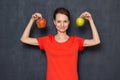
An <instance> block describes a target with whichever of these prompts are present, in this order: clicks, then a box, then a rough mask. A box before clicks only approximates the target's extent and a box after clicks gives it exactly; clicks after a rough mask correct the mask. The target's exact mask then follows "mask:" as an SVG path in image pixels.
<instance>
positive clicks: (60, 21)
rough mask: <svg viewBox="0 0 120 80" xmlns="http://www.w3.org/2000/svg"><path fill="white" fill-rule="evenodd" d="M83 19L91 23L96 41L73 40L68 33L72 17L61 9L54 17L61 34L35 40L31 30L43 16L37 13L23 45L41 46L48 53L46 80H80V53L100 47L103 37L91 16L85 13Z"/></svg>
mask: <svg viewBox="0 0 120 80" xmlns="http://www.w3.org/2000/svg"><path fill="white" fill-rule="evenodd" d="M80 17H83V18H84V19H87V20H88V21H89V23H90V27H91V30H92V35H93V37H92V39H84V38H81V37H77V36H69V35H68V34H67V33H66V30H67V29H68V27H69V24H70V13H69V11H68V10H67V9H66V8H63V7H60V8H57V9H56V10H55V12H54V15H53V18H54V19H53V22H54V25H55V27H56V29H57V34H56V35H52V34H48V35H47V36H44V37H39V38H31V37H29V35H30V30H31V27H32V24H33V23H34V21H35V20H37V19H38V18H42V14H40V13H34V14H33V15H32V17H31V19H30V21H29V23H28V25H27V27H26V29H25V31H24V33H23V35H22V37H21V41H22V42H23V43H26V44H30V45H35V46H39V48H40V49H41V50H45V53H46V56H47V76H46V80H78V74H77V60H78V51H79V50H81V51H82V50H83V49H84V47H90V46H95V45H98V44H100V39H99V35H98V32H97V29H96V26H95V24H94V21H93V18H92V16H91V14H90V13H89V12H83V13H82V14H81V15H80Z"/></svg>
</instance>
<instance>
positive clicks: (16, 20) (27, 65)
mask: <svg viewBox="0 0 120 80" xmlns="http://www.w3.org/2000/svg"><path fill="white" fill-rule="evenodd" d="M60 6H64V7H66V8H68V9H69V10H70V13H71V20H72V21H71V24H70V28H69V30H68V32H69V35H77V36H79V37H83V38H91V36H92V35H91V29H90V26H89V23H88V21H86V24H85V25H84V27H82V28H78V27H76V25H75V18H76V17H78V16H79V15H80V14H81V13H82V12H84V11H89V12H91V14H92V16H93V19H94V22H95V24H96V27H97V29H98V32H99V34H100V38H101V44H100V45H98V46H95V47H89V48H85V50H84V51H83V52H79V60H78V73H79V78H80V80H120V48H119V44H120V43H119V41H120V36H119V34H120V20H119V19H120V0H0V80H45V78H46V66H47V65H46V55H45V54H44V51H41V50H39V48H38V47H35V46H30V45H26V44H23V43H21V42H20V37H21V35H22V33H23V31H24V29H25V27H26V25H27V23H28V22H29V19H30V18H31V15H32V14H33V13H34V12H40V13H42V14H43V17H44V18H46V19H47V28H46V29H38V28H37V27H36V24H35V23H34V24H33V27H32V30H31V36H32V37H40V36H45V35H47V34H49V33H51V34H55V33H56V30H55V26H54V25H53V22H52V20H53V17H52V15H53V12H54V10H55V9H56V8H57V7H60Z"/></svg>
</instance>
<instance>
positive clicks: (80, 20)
mask: <svg viewBox="0 0 120 80" xmlns="http://www.w3.org/2000/svg"><path fill="white" fill-rule="evenodd" d="M84 24H85V20H84V18H81V17H78V18H76V25H77V26H78V27H82V26H83V25H84Z"/></svg>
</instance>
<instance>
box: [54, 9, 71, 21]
mask: <svg viewBox="0 0 120 80" xmlns="http://www.w3.org/2000/svg"><path fill="white" fill-rule="evenodd" d="M58 13H60V14H64V15H66V16H67V17H68V19H69V20H70V12H69V10H68V9H66V8H64V7H59V8H57V9H56V10H55V12H54V15H53V19H54V20H55V19H56V15H57V14H58Z"/></svg>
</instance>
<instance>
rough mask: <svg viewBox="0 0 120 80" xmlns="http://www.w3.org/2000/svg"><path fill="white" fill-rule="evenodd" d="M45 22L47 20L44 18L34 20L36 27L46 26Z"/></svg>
mask: <svg viewBox="0 0 120 80" xmlns="http://www.w3.org/2000/svg"><path fill="white" fill-rule="evenodd" d="M46 23H47V21H46V20H45V19H44V18H39V19H38V20H37V21H36V24H37V27H38V28H45V27H46Z"/></svg>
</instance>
